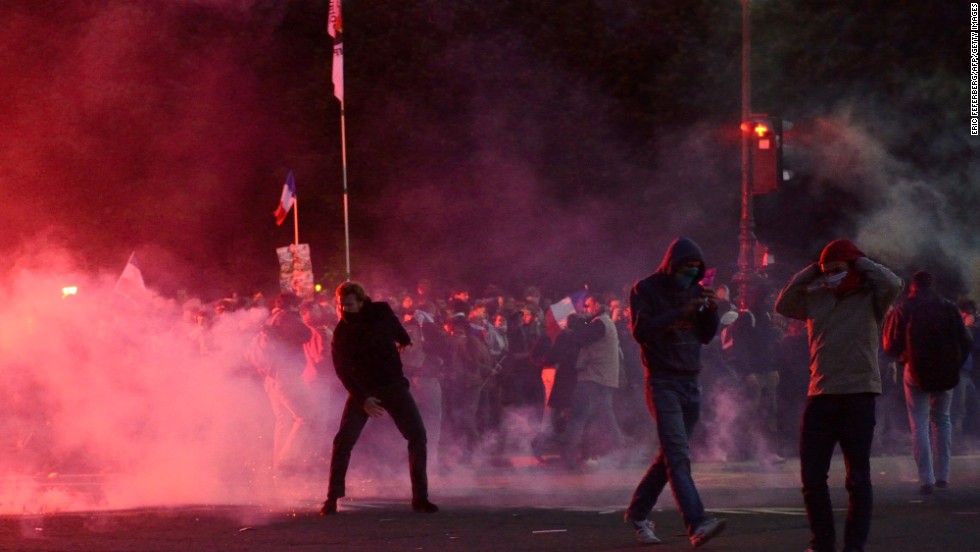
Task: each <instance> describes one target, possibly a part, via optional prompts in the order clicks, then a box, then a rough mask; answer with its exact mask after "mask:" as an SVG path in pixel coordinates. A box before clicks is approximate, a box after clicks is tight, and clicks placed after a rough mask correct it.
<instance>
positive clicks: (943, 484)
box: [936, 480, 949, 489]
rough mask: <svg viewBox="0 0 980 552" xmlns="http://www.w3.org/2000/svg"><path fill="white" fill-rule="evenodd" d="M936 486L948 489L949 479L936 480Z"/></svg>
mask: <svg viewBox="0 0 980 552" xmlns="http://www.w3.org/2000/svg"><path fill="white" fill-rule="evenodd" d="M936 488H937V489H948V488H949V481H942V480H940V481H936Z"/></svg>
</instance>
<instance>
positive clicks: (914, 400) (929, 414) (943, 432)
mask: <svg viewBox="0 0 980 552" xmlns="http://www.w3.org/2000/svg"><path fill="white" fill-rule="evenodd" d="M952 403H953V390H952V389H950V390H948V391H939V392H937V393H929V392H926V391H922V390H920V389H919V388H918V387H916V386H915V384H914V383H912V381H911V379H910V378H909V374H908V368H906V369H905V406H906V407H907V408H908V411H909V427H911V428H912V455H913V456H914V457H915V465H916V466H918V468H919V484H920V485H935V484H936V480H937V479H938V480H939V481H949V455H950V449H951V448H952V440H953V439H952V433H953V424H952V422H951V421H950V417H949V410H950V406H951V405H952ZM930 428H931V429H932V439H930V431H929V430H930ZM933 446H935V450H936V457H935V458H936V464H935V471H933V463H932V460H933V456H932V451H933Z"/></svg>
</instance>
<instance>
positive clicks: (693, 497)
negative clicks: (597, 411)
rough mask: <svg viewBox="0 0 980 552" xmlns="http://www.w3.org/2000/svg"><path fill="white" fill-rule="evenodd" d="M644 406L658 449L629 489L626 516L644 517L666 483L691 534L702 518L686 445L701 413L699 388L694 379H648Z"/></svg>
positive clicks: (635, 518)
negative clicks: (630, 495) (653, 426)
mask: <svg viewBox="0 0 980 552" xmlns="http://www.w3.org/2000/svg"><path fill="white" fill-rule="evenodd" d="M647 407H648V408H649V409H650V414H652V415H653V417H654V419H655V420H656V422H657V436H658V437H659V438H660V451H659V452H658V453H657V457H656V458H655V459H654V461H653V464H651V465H650V468H649V469H648V470H647V472H646V474H644V476H643V479H641V480H640V484H639V485H637V487H636V491H634V492H633V499H632V500H631V501H630V505H629V508H627V509H626V515H627V517H629V518H630V519H633V520H642V519H646V517H647V516H648V515H650V512H651V511H652V510H653V507H654V505H656V503H657V499H658V498H659V497H660V493H661V492H663V490H664V487H665V486H666V485H667V483H668V482H669V483H670V488H671V490H672V491H673V492H674V500H675V501H676V502H677V507H678V509H680V511H681V516H682V517H683V518H684V526H685V527H686V528H687V533H688V534H689V535H690V534H693V533H694V530H695V529H696V528H697V527H698V525H700V524H701V523H702V522H704V521H705V519H706V518H705V514H704V505H702V504H701V496H700V495H699V494H698V490H697V488H696V487H695V486H694V479H693V478H692V477H691V449H690V445H689V443H690V438H691V433H692V432H693V431H694V426H695V424H697V422H698V418H700V416H701V387H700V385H698V382H697V380H672V379H653V378H650V379H649V380H648V381H647Z"/></svg>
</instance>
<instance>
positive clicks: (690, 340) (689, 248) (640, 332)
mask: <svg viewBox="0 0 980 552" xmlns="http://www.w3.org/2000/svg"><path fill="white" fill-rule="evenodd" d="M691 260H699V261H701V270H700V271H699V273H698V275H697V276H696V277H695V281H698V280H700V279H701V278H702V277H704V260H703V256H702V253H701V248H700V247H698V245H697V244H696V243H694V242H693V241H691V240H689V239H687V238H677V239H676V240H674V242H673V243H671V244H670V247H668V248H667V252H666V254H665V255H664V259H663V261H662V262H661V263H660V267H659V268H657V271H656V272H654V273H653V274H651V275H650V276H648V277H647V278H644V279H643V280H640V281H639V282H637V283H636V284H635V285H634V286H633V290H632V291H631V292H630V315H631V317H632V324H631V326H632V330H633V337H634V339H636V342H637V343H639V344H640V350H641V353H642V354H641V356H642V359H643V366H644V367H645V368H646V372H647V375H648V376H649V377H659V378H678V379H692V378H696V377H697V374H698V372H700V371H701V345H703V344H707V343H708V342H709V341H711V338H712V337H714V335H715V332H717V331H718V323H719V318H718V309H717V307H715V308H705V309H703V310H701V311H698V312H696V313H694V314H693V315H691V316H690V317H688V318H685V317H684V314H683V312H682V307H683V306H684V305H686V304H688V303H690V302H691V301H692V300H693V299H696V298H698V297H700V296H701V292H702V290H703V289H704V288H702V287H701V285H700V284H697V283H695V284H692V285H691V286H690V287H687V288H683V287H681V286H680V284H679V283H678V282H677V279H676V278H675V276H674V274H673V272H674V269H675V268H676V267H677V266H678V265H680V264H683V263H685V262H687V261H691Z"/></svg>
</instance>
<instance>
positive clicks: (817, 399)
mask: <svg viewBox="0 0 980 552" xmlns="http://www.w3.org/2000/svg"><path fill="white" fill-rule="evenodd" d="M874 431H875V395H873V394H871V393H858V394H853V395H815V396H810V397H807V399H806V406H805V407H804V410H803V422H802V424H801V427H800V476H801V479H802V480H803V503H804V505H805V506H806V515H807V519H808V521H809V522H810V532H811V536H810V547H811V548H812V549H813V550H815V551H817V552H825V551H830V552H832V551H833V550H836V533H835V532H834V510H833V506H832V505H831V503H830V489H829V488H828V486H827V475H828V473H829V472H830V461H831V458H832V457H833V455H834V447H835V446H836V445H837V444H838V443H840V449H841V452H842V453H843V455H844V466H845V469H846V475H845V478H844V486H845V488H847V494H848V503H847V520H846V522H845V525H844V550H845V551H846V552H851V551H861V550H864V545H865V543H866V542H867V540H868V533H869V532H870V530H871V508H872V503H873V501H874V500H873V493H872V489H871V442H872V440H873V439H874Z"/></svg>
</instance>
